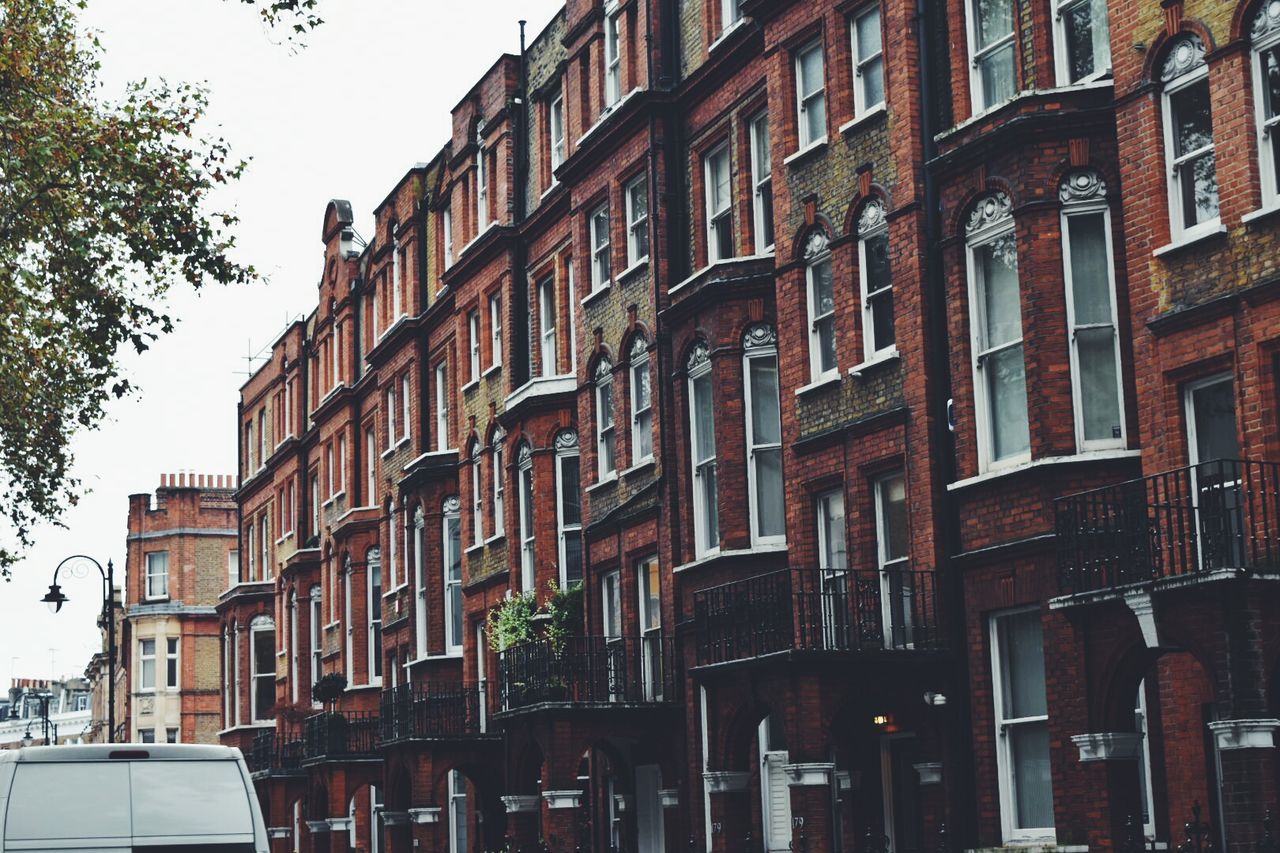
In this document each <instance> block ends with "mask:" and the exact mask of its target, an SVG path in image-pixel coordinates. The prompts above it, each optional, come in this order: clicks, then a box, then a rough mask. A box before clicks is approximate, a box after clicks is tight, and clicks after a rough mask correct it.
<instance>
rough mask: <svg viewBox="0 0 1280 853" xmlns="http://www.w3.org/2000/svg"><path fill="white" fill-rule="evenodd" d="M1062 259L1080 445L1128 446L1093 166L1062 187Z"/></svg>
mask: <svg viewBox="0 0 1280 853" xmlns="http://www.w3.org/2000/svg"><path fill="white" fill-rule="evenodd" d="M1058 198H1059V199H1060V200H1061V201H1062V262H1063V281H1064V282H1065V284H1066V303H1067V333H1068V342H1069V346H1070V347H1071V380H1072V392H1073V393H1072V397H1073V400H1074V402H1075V423H1076V446H1077V448H1079V449H1080V450H1100V449H1104V448H1109V447H1124V443H1125V442H1124V417H1123V406H1122V405H1121V400H1122V399H1123V397H1122V395H1121V388H1120V336H1119V335H1118V334H1117V333H1116V316H1117V309H1116V287H1115V265H1114V262H1113V260H1112V258H1113V253H1112V251H1111V211H1110V210H1109V209H1108V207H1107V186H1106V184H1105V183H1104V182H1103V180H1102V177H1101V176H1100V175H1099V174H1098V173H1097V172H1095V171H1093V170H1092V169H1076V170H1074V171H1072V172H1070V173H1069V174H1068V175H1067V176H1066V177H1065V178H1063V179H1062V183H1061V185H1060V186H1059V187H1058Z"/></svg>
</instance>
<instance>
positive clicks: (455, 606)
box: [441, 497, 462, 655]
mask: <svg viewBox="0 0 1280 853" xmlns="http://www.w3.org/2000/svg"><path fill="white" fill-rule="evenodd" d="M460 509H461V507H460V505H459V503H458V499H457V497H448V498H445V501H444V530H443V536H444V542H443V547H442V548H441V551H442V552H443V554H444V631H445V649H446V651H447V653H448V654H451V655H461V654H462V515H461V512H460Z"/></svg>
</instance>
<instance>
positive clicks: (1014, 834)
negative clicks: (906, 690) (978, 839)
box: [987, 607, 1056, 844]
mask: <svg viewBox="0 0 1280 853" xmlns="http://www.w3.org/2000/svg"><path fill="white" fill-rule="evenodd" d="M1032 611H1035V612H1039V608H1036V607H1020V608H1015V609H1012V610H1002V611H999V612H996V613H992V614H991V615H990V616H989V617H988V618H987V632H988V642H989V644H990V647H991V704H992V711H993V714H992V716H993V717H994V718H995V726H996V765H997V767H998V768H999V772H998V773H997V774H996V776H997V779H998V783H999V788H1000V825H1001V830H1002V833H1003V837H1004V843H1005V844H1024V843H1029V842H1044V843H1049V844H1053V843H1056V832H1055V829H1054V827H1051V826H1050V827H1018V826H1016V825H1015V823H1016V818H1015V814H1016V805H1015V796H1016V795H1015V792H1014V785H1015V784H1016V782H1015V780H1014V777H1013V767H1012V765H1011V761H1010V756H1009V737H1008V728H1009V726H1011V725H1018V724H1020V723H1036V722H1040V721H1045V722H1047V721H1048V719H1049V717H1048V715H1047V714H1046V715H1042V716H1036V717H1022V718H1015V719H1011V720H1006V719H1004V690H1005V685H1004V683H1003V682H1004V678H1003V663H1002V660H1001V658H1002V654H1001V647H1000V631H999V628H998V627H997V623H998V622H999V620H1000V619H1003V618H1006V617H1009V616H1017V615H1019V614H1022V613H1028V612H1032ZM1041 630H1043V623H1042V625H1041Z"/></svg>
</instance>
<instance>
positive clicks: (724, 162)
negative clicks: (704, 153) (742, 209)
mask: <svg viewBox="0 0 1280 853" xmlns="http://www.w3.org/2000/svg"><path fill="white" fill-rule="evenodd" d="M707 172H708V175H707V177H708V183H709V185H710V188H711V209H712V210H713V211H716V212H719V211H721V210H724V209H725V208H726V207H728V206H729V149H727V148H722V149H720V150H719V151H716V152H715V153H714V154H712V155H711V158H710V160H709V163H708V168H707Z"/></svg>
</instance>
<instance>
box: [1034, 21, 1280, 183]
mask: <svg viewBox="0 0 1280 853" xmlns="http://www.w3.org/2000/svg"><path fill="white" fill-rule="evenodd" d="M1276 2H1278V3H1280V0H1276ZM1106 195H1107V182H1106V181H1104V180H1102V176H1101V175H1099V174H1098V173H1097V172H1095V171H1094V170H1093V169H1072V170H1071V171H1070V172H1068V173H1067V176H1066V177H1065V178H1063V179H1062V183H1061V184H1060V185H1059V186H1058V200H1059V201H1061V202H1062V203H1063V204H1072V203H1078V202H1082V201H1095V200H1097V199H1102V198H1106Z"/></svg>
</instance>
